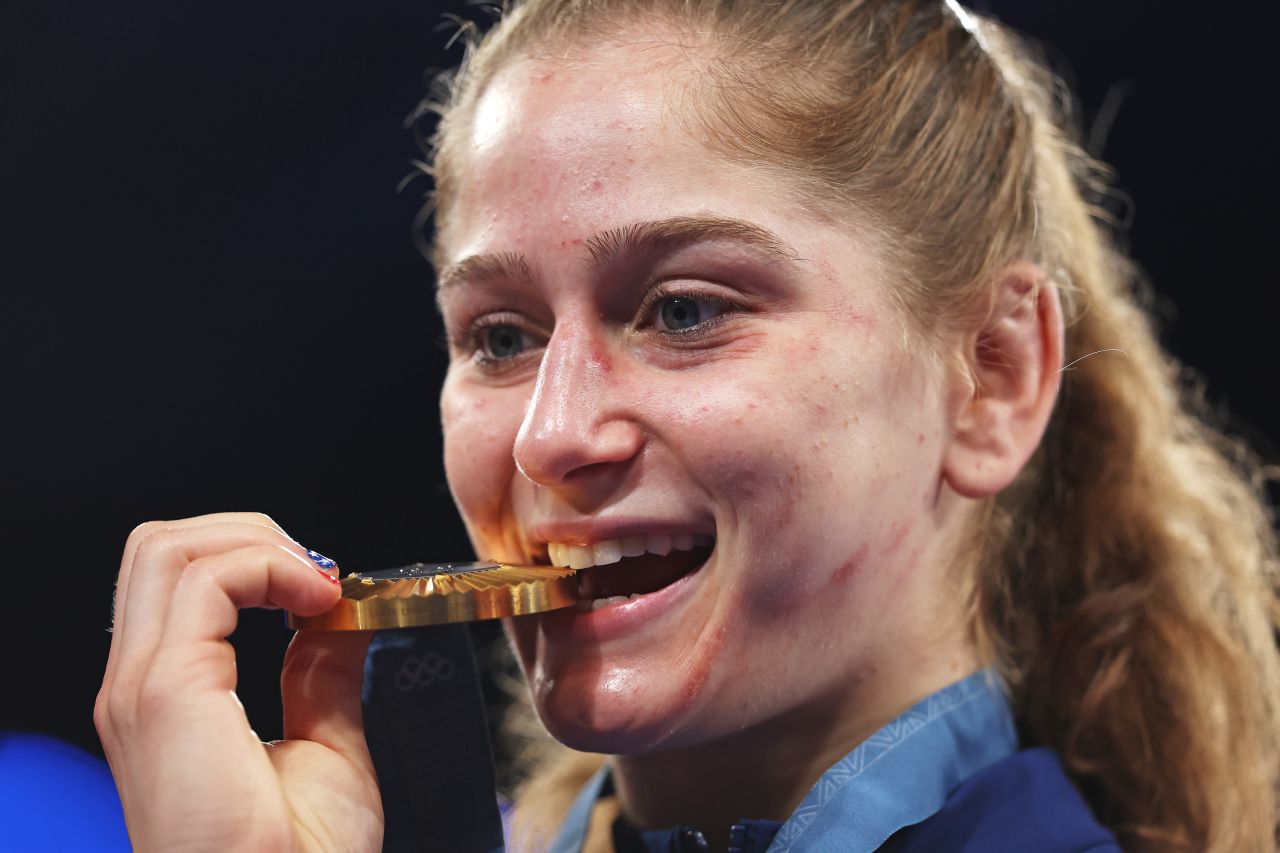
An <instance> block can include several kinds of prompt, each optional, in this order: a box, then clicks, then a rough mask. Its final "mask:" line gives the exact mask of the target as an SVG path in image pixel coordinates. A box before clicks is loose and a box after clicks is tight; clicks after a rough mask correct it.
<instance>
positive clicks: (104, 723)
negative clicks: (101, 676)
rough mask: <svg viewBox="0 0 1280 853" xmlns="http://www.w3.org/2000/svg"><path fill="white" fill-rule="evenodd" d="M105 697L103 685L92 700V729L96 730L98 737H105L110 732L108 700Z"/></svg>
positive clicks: (106, 694) (105, 689)
mask: <svg viewBox="0 0 1280 853" xmlns="http://www.w3.org/2000/svg"><path fill="white" fill-rule="evenodd" d="M107 696H108V689H107V686H106V685H105V684H104V685H103V686H102V688H101V689H100V690H99V691H98V696H97V698H96V699H94V700H93V727H94V728H95V729H97V730H98V736H99V737H105V736H106V734H107V732H108V731H110V730H111V711H110V700H109V699H108V698H107Z"/></svg>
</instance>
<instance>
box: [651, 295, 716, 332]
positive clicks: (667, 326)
mask: <svg viewBox="0 0 1280 853" xmlns="http://www.w3.org/2000/svg"><path fill="white" fill-rule="evenodd" d="M719 313H720V306H718V305H716V304H715V303H713V302H711V301H709V300H706V299H694V298H691V297H688V296H668V297H666V298H664V299H663V300H662V301H661V302H659V303H658V317H659V319H660V321H661V322H660V324H659V325H660V326H661V327H662V329H663V331H668V332H683V331H685V330H686V329H692V328H694V327H695V326H698V325H701V324H702V323H705V322H706V321H707V320H709V319H711V318H712V317H714V316H715V315H717V314H719Z"/></svg>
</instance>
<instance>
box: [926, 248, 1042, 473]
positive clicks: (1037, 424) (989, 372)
mask: <svg viewBox="0 0 1280 853" xmlns="http://www.w3.org/2000/svg"><path fill="white" fill-rule="evenodd" d="M993 306H994V307H993V310H992V312H991V315H990V317H989V319H987V320H986V321H985V322H984V323H983V325H982V328H980V329H977V330H976V331H975V332H971V333H969V334H968V335H967V336H966V337H965V341H966V349H967V351H966V352H965V353H964V357H965V360H966V364H967V366H968V368H969V369H970V371H971V375H969V376H953V377H952V378H951V379H952V382H953V386H952V390H951V395H950V397H949V402H950V409H949V414H950V418H951V438H950V441H949V442H948V445H947V448H946V452H945V454H944V456H943V470H942V477H943V479H944V480H945V481H946V483H947V484H948V485H949V486H950V487H951V488H952V489H953V490H954V491H955V492H957V493H959V494H961V495H964V496H965V497H970V498H981V497H986V496H988V495H993V494H995V493H996V492H999V491H1000V490H1001V489H1003V488H1005V487H1006V486H1008V485H1009V484H1010V483H1012V482H1013V479H1014V477H1016V476H1017V475H1018V472H1019V471H1021V470H1022V466H1023V465H1025V464H1026V463H1027V460H1028V459H1030V458H1031V454H1032V453H1033V452H1034V451H1035V449H1036V446H1037V445H1038V444H1039V443H1040V439H1041V437H1042V436H1043V435H1044V430H1045V427H1046V426H1047V425H1048V423H1049V415H1050V414H1051V413H1052V412H1053V404H1054V401H1055V400H1056V399H1057V396H1058V386H1059V383H1060V381H1061V371H1062V357H1063V356H1062V351H1063V337H1064V331H1063V325H1062V304H1061V303H1060V301H1059V299H1058V289H1057V288H1056V287H1055V286H1054V285H1053V283H1052V282H1050V281H1049V279H1048V276H1046V275H1045V274H1044V271H1043V270H1042V269H1040V267H1038V266H1036V265H1035V264H1031V263H1025V262H1019V263H1016V264H1012V265H1010V266H1008V267H1006V268H1005V269H1004V270H1003V271H1002V272H1001V274H1000V276H999V278H998V280H997V282H996V288H995V292H994V294H993Z"/></svg>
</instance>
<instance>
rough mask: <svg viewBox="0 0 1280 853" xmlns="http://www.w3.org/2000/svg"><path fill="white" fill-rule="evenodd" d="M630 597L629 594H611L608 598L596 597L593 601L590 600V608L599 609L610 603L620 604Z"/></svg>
mask: <svg viewBox="0 0 1280 853" xmlns="http://www.w3.org/2000/svg"><path fill="white" fill-rule="evenodd" d="M630 597H631V596H629V595H611V596H609V597H608V598H597V599H596V600H595V601H593V602H591V609H592V610H600V609H601V608H604V607H608V606H609V605H610V604H621V603H622V602H624V601H626V600H627V599H629V598H630Z"/></svg>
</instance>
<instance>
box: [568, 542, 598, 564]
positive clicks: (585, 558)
mask: <svg viewBox="0 0 1280 853" xmlns="http://www.w3.org/2000/svg"><path fill="white" fill-rule="evenodd" d="M565 551H566V552H567V553H566V554H565V555H564V556H565V559H566V560H567V561H568V563H569V568H571V569H588V568H590V567H592V566H594V565H595V555H594V554H592V553H591V549H590V548H587V547H584V546H582V545H569V546H566V547H565Z"/></svg>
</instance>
